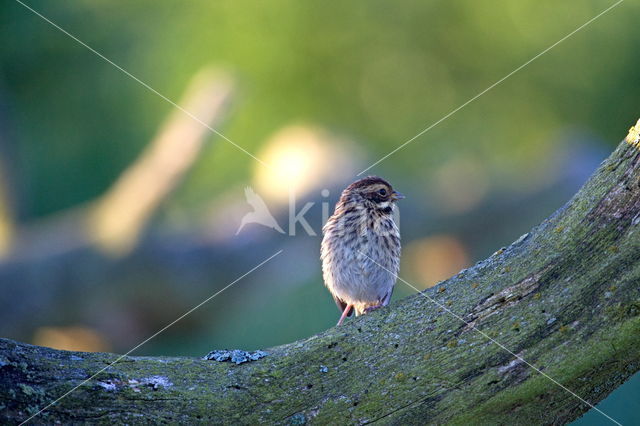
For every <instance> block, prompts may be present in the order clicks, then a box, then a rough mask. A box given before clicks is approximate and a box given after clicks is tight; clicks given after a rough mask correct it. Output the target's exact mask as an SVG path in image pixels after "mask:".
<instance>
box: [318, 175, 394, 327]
mask: <svg viewBox="0 0 640 426" xmlns="http://www.w3.org/2000/svg"><path fill="white" fill-rule="evenodd" d="M402 198H404V195H402V194H400V193H399V192H397V191H394V190H393V188H392V187H391V185H390V184H389V183H388V182H387V181H385V180H384V179H381V178H379V177H376V176H369V177H366V178H364V179H360V180H358V181H356V182H354V183H352V184H351V185H349V186H348V187H347V188H346V189H345V190H344V191H342V195H341V196H340V200H339V201H338V204H337V205H336V209H335V211H334V213H333V216H331V217H330V218H329V220H328V221H327V223H326V225H325V226H324V228H323V233H324V238H323V239H322V246H321V250H320V251H321V255H320V258H321V259H322V275H323V277H324V284H325V285H326V286H327V288H328V289H329V291H330V292H331V294H332V295H333V299H334V300H335V301H336V304H337V305H338V308H339V309H340V311H341V312H342V315H341V316H340V321H338V325H340V324H342V322H343V321H344V319H345V318H346V317H347V316H350V315H351V314H352V311H353V310H355V313H356V316H358V315H362V314H364V313H367V312H369V311H371V310H373V309H377V308H379V307H381V306H386V305H387V304H388V303H389V300H390V299H391V293H392V292H393V286H394V285H395V282H396V278H397V276H398V270H399V269H400V231H399V230H398V227H397V226H396V224H395V222H394V221H393V215H392V214H393V209H394V207H395V202H396V201H397V200H400V199H402Z"/></svg>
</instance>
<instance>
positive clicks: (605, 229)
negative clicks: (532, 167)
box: [0, 138, 640, 424]
mask: <svg viewBox="0 0 640 426" xmlns="http://www.w3.org/2000/svg"><path fill="white" fill-rule="evenodd" d="M639 224H640V151H639V150H638V146H637V143H636V141H635V140H633V138H631V139H629V141H628V142H623V143H622V144H621V145H620V146H619V147H618V148H617V150H616V151H615V152H614V153H613V154H612V155H611V156H610V157H609V158H608V159H607V160H606V161H605V162H604V163H603V164H602V166H601V167H600V168H599V170H598V171H597V172H596V173H595V174H594V175H593V176H592V178H591V179H590V180H589V181H588V182H587V183H586V184H585V186H584V187H583V188H582V189H581V190H580V192H579V193H578V194H576V196H575V197H574V198H573V199H572V200H571V201H570V202H569V203H567V205H565V206H564V207H563V208H561V209H560V210H558V211H557V212H556V213H555V214H553V215H552V216H551V217H550V218H548V219H547V220H545V221H544V222H543V223H542V224H541V225H539V226H538V227H536V228H534V229H533V230H532V231H531V232H530V233H528V234H526V235H524V236H523V237H521V238H520V239H519V240H518V241H516V242H515V243H514V244H512V245H511V246H510V247H508V248H505V249H501V250H498V251H497V252H496V253H495V254H494V255H492V256H491V257H490V258H488V259H487V260H485V261H482V262H480V263H478V264H477V265H475V266H474V267H472V268H470V269H467V270H464V271H462V272H460V273H459V274H458V275H456V276H454V277H453V278H451V279H449V280H447V281H445V282H443V283H441V284H440V285H438V286H436V287H434V288H432V289H429V290H426V291H425V292H424V293H422V294H417V295H414V296H412V297H408V298H406V299H404V300H402V301H401V302H399V303H397V304H395V305H393V306H391V307H390V308H385V309H381V310H379V311H376V312H373V313H371V314H369V315H366V316H363V317H360V318H357V319H355V320H353V321H351V322H350V323H348V324H347V325H345V326H342V327H338V328H332V329H330V330H327V331H326V332H324V333H322V334H319V335H317V336H313V337H310V338H309V339H306V340H303V341H299V342H295V343H291V344H288V345H284V346H279V347H275V348H271V349H267V350H266V352H267V353H268V355H267V356H266V357H264V358H261V359H258V360H255V361H250V362H246V363H242V364H235V363H232V362H229V361H226V362H220V361H214V360H210V361H206V360H200V359H193V358H164V357H125V358H124V359H122V360H121V361H120V362H118V363H116V364H115V365H113V366H109V367H108V368H107V369H106V370H105V371H104V372H102V373H100V374H99V375H98V376H97V377H95V378H92V379H91V380H89V381H88V382H87V383H85V384H83V385H82V386H81V387H80V388H79V389H77V390H75V391H74V392H72V393H71V394H70V395H68V396H67V397H65V398H63V399H62V400H61V401H59V402H58V403H57V404H55V405H54V406H52V407H50V408H48V409H47V410H46V411H44V412H43V413H41V414H39V417H38V421H40V422H46V423H52V422H63V423H67V422H82V421H91V422H105V423H106V422H114V421H117V422H126V423H145V422H150V421H151V422H156V421H162V422H215V423H238V422H240V423H256V422H268V423H278V422H281V423H289V424H301V423H304V422H318V423H336V422H337V423H361V424H366V423H371V422H374V421H380V420H382V421H383V422H385V423H388V422H392V423H416V422H419V423H425V422H429V423H445V422H447V423H454V424H456V423H457V424H462V423H469V422H470V421H473V422H474V423H495V424H506V423H509V424H525V423H526V424H530V423H531V422H534V423H564V422H568V421H570V420H572V419H575V418H577V417H578V416H580V415H581V414H582V413H584V412H585V411H587V410H588V409H589V408H590V406H589V405H587V404H586V403H584V402H583V401H582V400H581V399H580V398H584V400H586V401H588V402H589V403H590V404H596V403H597V402H598V401H600V400H602V399H603V398H604V397H606V396H607V395H608V394H609V393H610V392H611V391H612V390H614V389H615V388H616V387H618V386H619V385H620V384H622V383H623V382H624V381H625V380H626V379H627V378H628V377H630V376H631V375H633V374H634V373H635V372H636V371H638V370H639V369H640V351H638V347H640V289H639V286H638V283H639V282H640V281H639V280H640V262H639V261H638V260H639V259H640V238H638V233H639V232H640V227H639V226H638V225H639ZM448 310H450V311H451V312H452V313H454V314H455V315H452V314H451V313H450V312H447V311H448ZM456 316H459V317H462V318H463V319H464V321H461V320H460V319H459V318H457V317H456ZM478 330H480V331H481V332H482V333H480V332H479V331H478ZM492 339H494V340H495V341H497V342H500V345H503V346H504V348H507V350H505V349H504V348H503V347H501V346H500V345H498V344H496V343H495V342H494V341H492ZM513 354H517V356H518V357H521V358H522V359H524V360H526V363H525V362H523V361H522V359H520V358H518V357H515V356H514V355H513ZM117 358H118V356H117V355H113V354H106V353H95V354H94V353H79V352H64V351H57V350H52V349H47V348H42V347H36V346H31V345H26V344H22V343H17V342H13V341H10V340H6V339H3V340H0V408H1V407H2V406H4V408H3V409H2V411H0V420H2V421H4V422H10V423H13V422H19V421H23V420H25V419H27V418H28V417H29V416H31V415H32V414H35V413H36V412H38V410H40V409H41V408H43V407H44V406H46V405H47V404H48V403H50V402H51V401H53V400H55V399H56V398H58V397H60V396H61V395H63V394H64V393H65V392H67V391H68V390H70V389H71V388H73V387H75V386H77V385H79V384H81V383H83V382H84V381H85V380H86V379H88V378H90V377H91V376H92V375H93V374H95V373H96V372H98V371H100V370H101V369H102V368H104V367H106V366H108V365H109V364H111V363H113V362H114V361H115V360H116V359H117ZM221 358H224V357H221ZM527 363H530V364H531V365H532V366H535V368H536V369H539V370H540V371H541V372H543V373H544V375H542V374H540V373H539V372H538V371H536V370H535V369H534V368H532V367H530V366H529V365H527ZM550 378H552V379H553V380H551V379H550ZM554 381H556V382H557V383H555V382H554ZM559 384H561V385H562V386H560V385H559ZM573 393H575V395H574V394H573ZM576 395H578V396H579V397H576ZM611 414H612V416H613V417H615V415H614V414H613V413H611ZM603 420H606V418H605V417H603Z"/></svg>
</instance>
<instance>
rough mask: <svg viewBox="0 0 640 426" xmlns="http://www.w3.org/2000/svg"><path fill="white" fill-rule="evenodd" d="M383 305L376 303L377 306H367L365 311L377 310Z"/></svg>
mask: <svg viewBox="0 0 640 426" xmlns="http://www.w3.org/2000/svg"><path fill="white" fill-rule="evenodd" d="M381 307H382V305H375V306H369V307H368V308H365V310H364V313H365V314H368V313H369V312H371V311H375V310H376V309H379V308H381Z"/></svg>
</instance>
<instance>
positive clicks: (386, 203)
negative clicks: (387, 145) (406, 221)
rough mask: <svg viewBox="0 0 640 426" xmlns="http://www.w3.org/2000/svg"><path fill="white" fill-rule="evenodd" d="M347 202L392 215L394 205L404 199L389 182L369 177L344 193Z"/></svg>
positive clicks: (350, 186)
mask: <svg viewBox="0 0 640 426" xmlns="http://www.w3.org/2000/svg"><path fill="white" fill-rule="evenodd" d="M342 198H343V199H344V201H346V202H349V201H350V202H355V203H357V204H359V205H362V206H364V207H367V208H371V209H375V210H379V211H382V212H383V213H391V212H392V211H393V204H394V203H395V202H396V201H398V200H401V199H403V198H404V195H402V194H401V193H399V192H398V191H395V190H394V189H393V188H392V187H391V184H389V182H387V181H386V180H384V179H382V178H379V177H377V176H367V177H366V178H363V179H360V180H357V181H355V182H353V183H352V184H351V185H349V186H348V187H347V188H346V189H345V190H344V192H343V193H342Z"/></svg>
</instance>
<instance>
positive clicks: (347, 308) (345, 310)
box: [337, 305, 353, 325]
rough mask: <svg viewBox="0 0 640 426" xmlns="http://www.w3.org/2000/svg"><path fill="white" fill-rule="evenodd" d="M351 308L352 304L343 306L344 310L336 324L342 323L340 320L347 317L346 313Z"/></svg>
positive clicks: (347, 313)
mask: <svg viewBox="0 0 640 426" xmlns="http://www.w3.org/2000/svg"><path fill="white" fill-rule="evenodd" d="M351 308H353V305H347V306H346V307H345V308H344V311H343V312H342V316H340V321H338V324H337V325H342V322H343V321H344V319H345V318H346V317H347V315H349V311H351Z"/></svg>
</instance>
